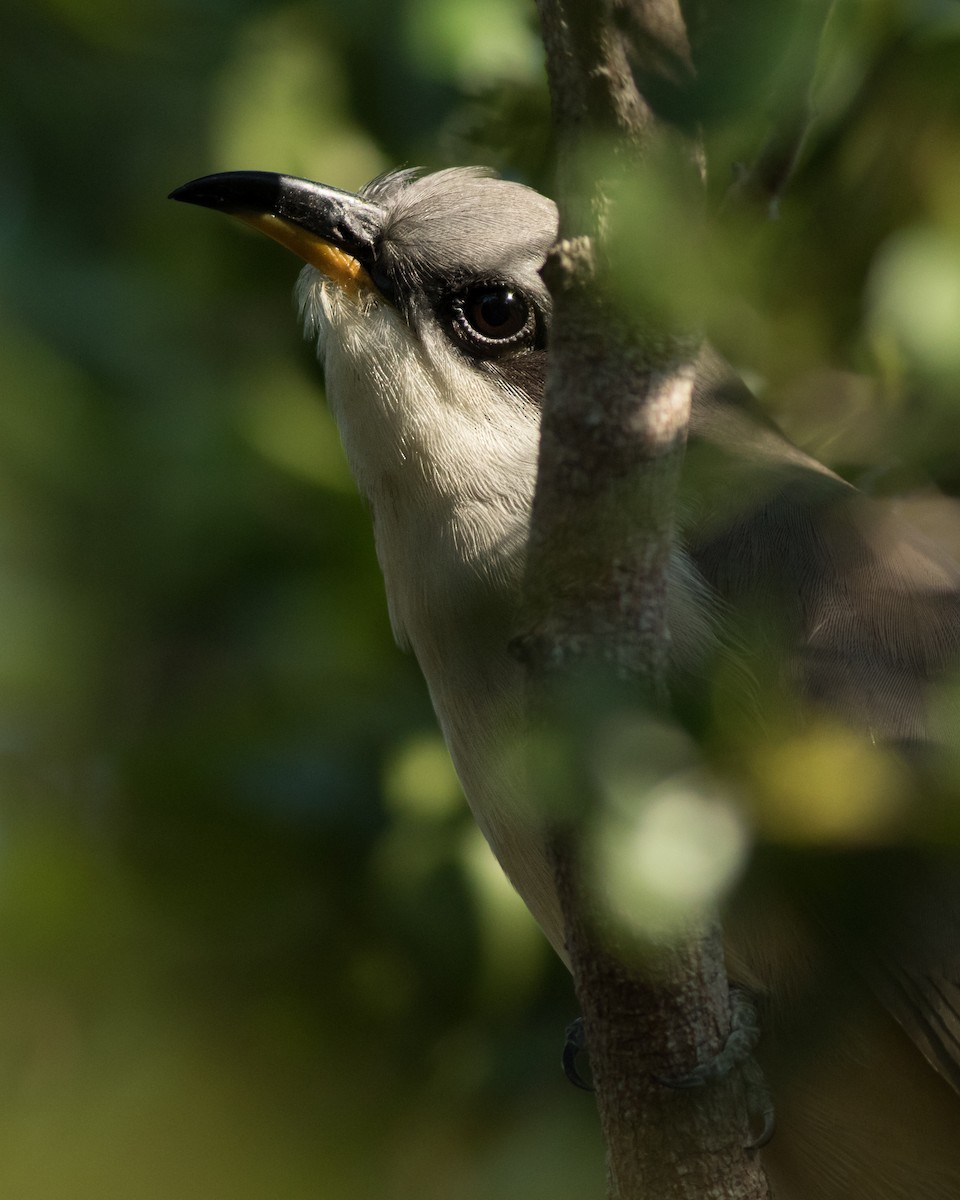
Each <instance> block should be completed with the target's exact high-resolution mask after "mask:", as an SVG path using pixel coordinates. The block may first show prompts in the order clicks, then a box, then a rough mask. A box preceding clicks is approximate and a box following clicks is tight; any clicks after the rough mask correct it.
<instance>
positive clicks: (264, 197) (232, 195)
mask: <svg viewBox="0 0 960 1200" xmlns="http://www.w3.org/2000/svg"><path fill="white" fill-rule="evenodd" d="M283 180H284V176H282V175H274V174H271V173H270V172H268V171H225V172H223V173H221V174H219V175H204V176H203V177H202V178H200V179H191V180H190V182H189V183H184V184H181V186H180V187H178V188H174V189H173V191H172V192H171V193H170V195H169V196H168V197H167V199H168V200H180V201H182V202H183V203H184V204H199V205H200V207H201V208H213V209H216V210H217V212H223V213H245V212H252V213H268V212H274V211H276V208H277V205H278V203H279V202H280V199H281V195H282V185H283Z"/></svg>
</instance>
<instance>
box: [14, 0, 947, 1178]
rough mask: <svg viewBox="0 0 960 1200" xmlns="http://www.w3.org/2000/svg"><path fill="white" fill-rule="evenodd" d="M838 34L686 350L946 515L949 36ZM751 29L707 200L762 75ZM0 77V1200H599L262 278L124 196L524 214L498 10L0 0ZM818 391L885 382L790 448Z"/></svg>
mask: <svg viewBox="0 0 960 1200" xmlns="http://www.w3.org/2000/svg"><path fill="white" fill-rule="evenodd" d="M784 11H785V12H786V13H788V15H789V11H790V6H789V5H788V6H785V10H784ZM838 14H839V15H838ZM786 19H787V18H786V17H785V18H784V20H786ZM833 20H834V24H833V26H832V27H831V34H830V36H831V38H832V39H833V42H832V43H831V45H830V47H829V49H830V54H829V55H827V57H826V58H825V60H824V61H825V63H826V66H825V67H823V68H822V70H823V71H824V72H825V75H824V77H823V79H822V81H821V85H820V88H819V91H818V93H817V94H818V97H819V104H820V110H819V111H820V123H819V125H818V127H817V132H816V137H815V140H814V144H813V146H812V148H811V149H810V151H809V159H810V166H809V169H808V170H807V171H805V172H804V173H802V174H801V176H800V179H799V182H798V188H797V192H796V199H795V202H793V203H792V204H791V205H790V206H789V207H785V209H784V215H783V218H782V220H781V222H779V223H778V224H776V225H774V226H771V227H770V228H769V229H768V230H766V231H764V232H763V233H761V234H759V235H758V234H757V233H756V227H755V226H754V227H753V231H752V232H751V233H747V232H745V231H743V230H739V229H734V231H733V232H732V233H725V234H724V235H723V238H724V240H722V242H721V243H718V246H717V247H715V248H714V249H715V252H716V259H715V260H712V261H714V264H715V265H716V264H717V263H718V264H719V269H718V272H717V275H716V278H717V279H718V280H719V283H718V285H717V290H716V293H715V296H716V298H715V299H714V298H712V295H711V297H708V299H709V303H708V305H707V307H708V310H709V312H708V317H709V320H710V323H711V324H712V325H713V326H714V327H715V328H714V333H715V336H717V337H718V339H719V340H720V342H721V344H722V345H725V348H726V349H727V350H728V351H729V352H730V353H731V354H732V355H733V356H734V358H735V359H736V360H737V361H741V362H744V363H746V364H750V363H752V364H753V366H754V367H755V369H756V370H758V371H759V372H761V374H762V377H763V379H765V380H767V381H769V382H770V383H771V385H772V386H771V388H770V389H769V391H768V396H769V398H770V401H771V404H772V405H773V407H774V408H777V410H778V411H779V412H780V413H781V415H785V416H786V419H787V421H788V423H791V422H792V426H791V427H792V428H794V429H795V430H797V431H798V432H799V433H800V435H801V437H802V438H804V440H805V441H806V443H807V444H810V443H811V442H815V441H816V440H817V439H818V438H819V439H821V441H822V443H823V445H828V446H829V447H830V448H831V453H832V458H831V461H834V462H836V463H837V464H838V465H841V466H843V465H847V466H850V465H851V464H852V466H853V468H854V473H855V474H856V473H857V472H859V474H860V476H862V477H867V476H868V475H870V474H871V473H872V475H873V476H875V477H879V476H880V475H882V473H883V472H884V471H890V470H891V469H894V471H895V473H899V475H906V476H907V478H908V479H910V480H911V481H916V480H917V479H926V478H928V477H931V476H937V475H939V477H940V478H941V479H942V480H943V481H944V482H946V483H948V484H949V483H957V482H960V479H958V476H957V474H956V467H955V464H956V462H957V461H958V460H957V454H956V451H957V440H958V434H957V427H958V423H957V422H956V420H955V413H956V401H957V395H956V389H957V384H956V378H957V372H956V368H957V365H958V351H957V346H958V345H960V340H958V338H957V322H958V320H960V283H958V280H960V252H958V249H957V247H958V245H960V241H958V239H960V200H958V199H957V197H958V196H960V188H958V187H957V183H958V182H960V176H958V166H957V162H958V159H957V156H956V152H955V151H956V147H957V145H958V144H960V140H958V138H957V134H958V133H960V71H958V70H957V69H956V68H957V62H958V55H957V50H958V40H960V29H958V24H957V20H956V11H955V5H953V4H948V3H935V2H933V0H927V2H925V3H921V2H920V0H912V2H911V0H900V2H896V0H884V2H883V3H880V2H879V0H876V2H875V3H874V2H873V0H871V2H866V0H865V2H864V3H860V4H850V5H840V6H837V13H835V16H834V18H833ZM750 28H751V34H752V40H751V41H750V43H749V50H750V53H749V54H747V53H745V52H744V53H741V54H740V55H739V57H736V59H735V65H736V67H737V69H736V72H735V73H733V74H735V85H734V82H731V80H732V79H733V74H731V72H727V75H730V78H727V75H725V74H724V72H723V71H722V70H720V71H718V72H717V73H716V77H715V78H714V77H711V86H712V87H714V88H715V90H716V95H717V96H719V97H721V99H722V98H724V97H726V98H727V99H726V102H725V103H720V102H719V101H717V104H718V109H717V111H718V112H719V114H720V116H719V117H718V121H717V124H716V127H715V128H712V129H710V130H709V131H708V132H709V136H710V138H711V139H713V144H714V146H715V149H716V153H717V157H718V158H719V161H720V163H721V164H724V163H729V162H732V161H733V160H734V159H735V158H736V157H737V156H738V155H739V154H741V153H748V152H749V150H750V147H751V145H752V144H754V142H755V139H756V137H757V136H758V114H760V115H761V116H763V115H764V112H763V109H762V106H761V107H759V108H758V105H757V97H758V95H759V94H760V92H763V94H764V95H766V94H767V90H768V88H769V78H768V77H769V74H770V70H769V64H770V61H778V55H781V54H782V53H783V50H784V45H785V44H789V42H790V37H789V36H788V35H789V34H790V26H789V25H788V24H787V25H785V24H783V23H782V22H778V21H777V20H774V19H770V18H768V19H766V20H765V21H764V22H761V23H760V25H758V26H753V25H751V27H750ZM784 30H786V34H785V32H784ZM738 45H739V43H738ZM0 65H2V70H0V95H2V103H0V155H2V160H3V163H4V170H3V172H2V173H0V262H2V270H0V321H2V328H3V353H2V355H0V397H2V403H0V1193H2V1194H4V1195H9V1196H11V1197H16V1198H17V1200H82V1198H85V1197H90V1198H91V1200H110V1198H116V1200H121V1198H122V1200H153V1198H154V1197H156V1198H158V1200H159V1198H161V1197H163V1198H164V1200H166V1198H170V1197H176V1198H177V1200H189V1198H191V1197H196V1198H198V1200H199V1198H201V1197H202V1198H204V1200H208V1198H210V1197H217V1196H229V1197H231V1198H236V1200H240V1198H242V1197H258V1198H259V1197H266V1196H282V1197H284V1198H285V1200H287V1198H290V1200H295V1198H297V1197H317V1198H326V1197H336V1198H338V1200H341V1198H350V1197H366V1196H371V1197H373V1196H376V1197H378V1198H384V1200H406V1198H411V1200H412V1198H414V1197H416V1198H417V1200H425V1198H428V1197H443V1198H444V1200H489V1198H492V1197H498V1198H499V1197H509V1196H523V1197H524V1200H539V1198H541V1197H542V1198H543V1200H546V1198H548V1197H549V1198H550V1200H563V1198H564V1197H574V1196H576V1197H578V1198H579V1197H582V1196H589V1195H599V1193H600V1191H601V1188H602V1183H601V1181H602V1178H603V1173H602V1165H601V1152H600V1147H599V1143H598V1136H597V1133H596V1130H595V1127H594V1126H595V1120H594V1115H593V1109H592V1105H591V1104H590V1103H589V1101H587V1100H586V1099H584V1098H583V1097H580V1096H578V1095H576V1094H574V1093H572V1092H570V1091H569V1089H568V1088H567V1085H566V1084H565V1083H564V1082H563V1081H562V1080H561V1079H559V1078H558V1075H559V1072H558V1070H557V1067H556V1051H557V1050H558V1043H559V1038H560V1035H561V1032H562V1027H563V1024H564V1023H565V1021H566V1020H567V1019H568V1018H569V1016H570V1015H571V1014H572V1005H573V999H572V995H571V992H570V988H569V984H568V982H567V980H566V978H565V975H564V972H563V970H562V968H561V967H560V966H559V964H557V963H555V962H554V961H553V959H552V957H551V956H550V955H549V954H548V953H547V950H546V947H545V944H544V943H543V942H542V939H541V938H540V935H539V934H538V933H537V931H536V930H535V929H534V927H533V925H532V922H531V921H530V918H529V917H528V916H527V915H526V913H525V911H524V910H523V909H522V907H521V906H520V904H519V901H517V900H516V899H515V898H514V897H513V895H512V893H511V892H510V891H509V889H508V888H507V886H506V884H505V883H504V882H503V880H502V878H501V877H500V875H499V873H498V872H497V870H496V869H495V868H494V866H493V863H492V860H491V858H490V857H489V855H488V853H487V851H486V850H485V849H484V847H483V846H482V844H481V843H480V841H479V835H478V834H477V833H476V832H475V831H474V829H473V826H472V824H471V823H470V821H469V818H468V817H467V816H466V815H465V813H464V811H463V806H462V804H461V803H460V802H459V798H458V794H457V788H456V784H455V782H454V781H453V779H452V777H451V774H450V768H449V764H448V763H447V761H446V758H445V755H444V752H443V750H442V746H441V745H440V743H439V740H438V737H437V735H436V733H435V731H434V726H433V722H432V717H431V714H430V710H429V703H428V700H427V697H426V694H425V689H424V687H423V685H422V683H421V681H420V679H419V675H418V673H417V671H416V668H415V666H414V664H413V663H412V662H411V661H410V660H408V659H406V658H405V657H403V656H402V655H400V654H399V653H398V652H397V651H396V650H395V649H394V647H393V644H392V639H391V636H390V631H389V628H388V624H387V618H386V612H385V605H384V603H383V596H382V586H381V583H380V579H379V574H378V571H377V567H376V562H375V559H374V555H373V549H372V539H371V534H370V530H369V526H368V520H367V517H366V514H365V513H364V511H363V509H362V506H361V504H360V503H359V501H358V499H357V497H356V495H355V492H354V489H353V486H352V484H351V482H350V480H349V477H348V475H347V472H346V469H345V466H344V463H343V460H342V458H341V455H340V450H339V446H338V443H337V438H336V432H335V430H334V428H333V426H332V422H331V419H330V417H329V416H328V414H327V412H326V409H325V408H324V407H323V404H322V395H321V391H322V389H321V381H320V376H319V372H318V369H317V367H316V365H315V364H314V362H313V358H312V352H311V351H310V349H309V348H307V347H305V346H303V345H302V344H301V341H300V338H299V334H298V332H297V329H296V323H295V320H294V317H293V312H292V305H291V303H290V301H289V294H290V290H291V287H292V284H293V281H294V278H295V276H296V273H297V269H298V266H297V264H296V263H294V262H293V261H292V260H290V259H289V258H287V257H286V256H284V255H283V254H281V253H280V252H279V251H278V250H277V248H276V247H275V246H273V245H271V244H268V243H266V242H265V241H261V240H258V239H256V238H254V237H252V236H247V235H245V234H243V233H241V232H240V231H238V230H237V229H236V228H233V227H231V226H230V225H229V223H227V222H224V221H220V220H219V219H214V218H212V217H211V216H210V215H209V214H206V213H203V212H200V211H192V210H185V209H183V208H180V207H176V206H173V205H170V204H168V203H167V202H166V200H165V199H164V197H165V196H166V194H167V192H169V191H170V189H171V188H172V187H174V186H176V185H178V184H180V183H182V182H184V181H186V180H188V179H190V178H192V177H195V176H198V175H201V174H206V173H208V172H211V171H215V170H223V169H231V168H241V169H242V168H257V169H268V170H269V169H274V170H282V171H287V172H291V173H294V174H303V175H307V176H310V177H312V178H317V179H322V180H325V181H327V182H330V183H333V184H336V185H339V186H343V187H355V186H357V185H359V184H360V183H362V182H363V181H365V180H366V179H367V178H369V177H370V176H372V175H373V174H375V173H376V172H377V171H379V170H381V169H383V168H385V167H387V166H392V165H398V164H401V163H423V164H425V165H427V166H441V165H447V164H449V163H452V162H467V161H483V162H487V163H490V164H492V165H495V166H497V167H499V168H501V169H502V170H505V171H507V172H509V173H512V174H515V175H519V176H521V177H524V178H526V179H528V180H530V181H532V182H534V183H538V184H541V185H543V184H544V182H545V181H546V180H547V179H548V174H547V169H548V161H549V137H548V132H547V102H546V94H545V85H544V82H543V79H542V62H541V51H540V49H539V44H538V40H537V34H536V28H535V24H534V21H533V14H532V12H531V11H530V10H529V9H528V7H527V5H526V4H525V3H523V0H495V2H494V0H405V2H403V3H389V2H387V0H353V2H352V3H350V4H339V3H334V2H333V0H314V2H312V3H293V4H290V3H272V2H269V0H195V2H194V3H191V4H187V3H183V2H182V0H158V2H156V3H153V4H149V5H143V4H136V3H133V2H132V0H7V2H6V5H5V7H4V10H3V13H2V14H0ZM791 72H793V73H792V74H791ZM788 76H789V79H790V80H794V83H791V84H790V85H789V86H790V87H793V88H794V90H796V87H798V86H799V85H798V84H796V82H795V80H796V79H798V78H799V79H800V80H801V82H803V86H806V82H805V81H806V76H805V75H804V73H803V70H800V71H799V73H798V72H797V71H795V70H794V67H792V66H791V68H790V72H788ZM788 90H789V89H788ZM715 99H716V97H715ZM762 124H763V121H762V120H760V121H759V125H760V126H762ZM722 169H723V168H722V167H721V170H722ZM721 178H722V176H721ZM636 203H637V204H643V205H646V206H647V209H646V210H645V212H646V222H645V223H646V226H647V228H649V229H652V230H654V231H655V235H654V237H652V238H647V239H643V240H641V241H637V242H634V243H633V244H632V245H631V246H630V247H628V249H627V250H626V251H625V254H626V255H627V258H626V261H628V262H630V263H635V264H637V267H638V272H637V274H638V275H645V276H647V277H649V276H650V275H651V273H653V274H656V275H657V277H658V278H664V279H667V278H670V276H671V271H672V270H673V269H674V262H675V260H671V262H668V263H662V264H661V263H659V261H658V259H657V255H658V254H662V252H663V248H664V247H666V248H669V249H671V250H672V249H675V245H676V243H675V240H674V239H673V238H672V237H666V236H665V235H664V228H673V227H675V226H676V223H677V218H678V215H680V216H682V214H678V213H677V212H676V211H675V210H674V208H673V206H672V204H666V205H663V204H659V205H658V201H657V198H656V197H640V198H639V199H637V201H636ZM666 222H669V224H667V225H665V223H666ZM758 237H759V240H760V242H761V244H760V245H759V246H758V245H757V239H758ZM751 239H752V240H751ZM641 268H642V269H641ZM934 300H935V301H936V302H935V303H934ZM954 317H956V318H957V320H954V319H953V318H954ZM827 365H829V367H830V369H831V370H834V371H836V370H841V371H843V372H847V373H848V374H845V375H843V376H840V378H842V379H846V380H848V382H849V381H850V380H851V379H852V378H853V377H852V375H850V374H849V372H851V371H852V369H853V368H854V367H862V366H865V365H866V366H870V367H877V366H878V365H879V367H880V368H881V371H880V375H881V380H883V381H885V382H886V383H887V384H890V386H888V387H883V386H881V388H880V390H879V393H878V394H874V393H873V392H870V393H869V395H868V396H867V399H866V401H864V403H865V404H866V405H867V409H866V410H865V409H864V407H863V405H862V404H861V401H863V389H862V388H858V387H857V386H855V385H854V383H852V382H850V383H849V386H848V387H846V389H843V388H841V389H839V390H838V389H834V392H833V393H832V394H834V395H838V396H839V397H840V401H839V411H830V412H824V411H822V408H823V406H822V404H821V406H820V408H818V407H817V403H818V402H819V401H818V398H819V397H821V396H822V395H823V389H822V388H818V387H815V386H813V385H812V384H811V385H810V386H807V387H806V388H804V382H805V381H806V382H807V383H810V381H811V380H813V381H814V382H815V381H816V380H817V379H819V378H821V376H820V374H818V373H820V372H822V371H823V370H824V369H826V366H827ZM911 371H912V377H914V378H920V379H922V380H923V382H924V383H925V385H926V386H925V389H924V390H923V391H922V392H920V391H911V390H910V389H909V388H906V389H904V388H899V389H894V388H893V386H892V384H891V383H890V381H891V380H900V379H902V378H903V377H904V375H905V374H907V373H908V372H911ZM798 378H799V380H800V383H799V384H797V383H796V380H797V379H798ZM831 378H833V379H836V378H837V376H836V375H834V376H831ZM787 379H790V380H793V381H794V383H793V385H792V386H793V389H794V390H793V392H790V391H789V389H787V388H786V385H785V381H786V380H787ZM798 395H799V396H800V397H801V400H802V403H799V404H798V403H796V402H795V399H796V396H798ZM791 397H793V398H794V399H793V401H791ZM811 397H812V400H811ZM811 411H813V413H814V416H815V418H816V419H815V420H811V418H810V413H811ZM864 411H869V414H870V415H869V420H870V421H871V422H875V421H876V420H877V414H878V413H879V414H880V415H881V417H882V418H883V420H884V421H885V422H886V424H885V425H883V427H882V428H881V431H880V433H877V430H876V426H875V425H872V426H871V428H872V430H873V432H871V434H870V435H869V436H868V435H867V434H865V433H864V430H863V418H862V414H863V412H864ZM825 431H831V432H830V433H829V438H828V437H827V432H825ZM882 435H883V436H882ZM891 445H896V446H897V447H898V454H897V455H896V456H894V461H893V466H892V468H891V461H892V460H891V452H890V447H891ZM821 448H822V447H821ZM828 769H829V764H828V766H827V767H826V768H824V770H825V771H826V770H828Z"/></svg>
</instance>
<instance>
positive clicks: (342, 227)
mask: <svg viewBox="0 0 960 1200" xmlns="http://www.w3.org/2000/svg"><path fill="white" fill-rule="evenodd" d="M169 199H171V200H182V201H183V202H184V203H186V204H199V205H200V206H201V207H203V208H213V209H216V210H217V211H218V212H222V213H227V214H228V215H229V216H231V217H236V218H237V220H240V221H243V222H244V223H245V224H246V225H250V226H252V227H253V228H254V229H258V230H259V231H260V232H261V233H265V234H266V235H267V236H268V237H271V238H273V239H274V241H277V242H279V243H280V245H281V246H286V248H287V249H288V250H292V251H293V253H294V254H296V255H298V257H300V258H302V259H303V260H304V261H305V262H308V263H310V264H311V266H314V267H316V268H317V269H318V270H319V271H322V272H323V274H324V275H326V276H328V278H330V279H332V280H334V281H335V282H336V283H338V284H339V285H340V286H341V287H342V288H343V289H344V290H345V291H348V292H351V293H352V294H356V293H357V292H358V291H360V290H361V289H362V288H366V287H370V288H372V287H373V286H374V285H373V282H372V280H371V279H370V276H369V275H368V273H367V269H368V268H369V267H370V266H371V265H372V263H373V261H374V257H375V247H376V239H377V235H378V233H379V231H380V228H381V226H382V223H383V213H382V211H381V210H380V209H379V208H378V207H377V206H376V205H375V204H370V203H369V202H368V201H366V200H362V199H361V198H360V197H359V196H355V195H353V194H352V193H351V192H341V191H340V190H339V189H338V188H332V187H327V186H326V185H325V184H322V183H312V182H311V181H310V180H309V179H297V178H296V177H295V176H293V175H274V174H272V173H271V172H269V171H227V172H224V173H223V174H220V175H205V176H203V178H202V179H194V180H192V181H191V182H190V183H185V184H184V185H183V186H182V187H178V188H177V189H176V190H175V191H172V192H171V193H170V196H169Z"/></svg>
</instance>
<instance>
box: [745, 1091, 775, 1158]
mask: <svg viewBox="0 0 960 1200" xmlns="http://www.w3.org/2000/svg"><path fill="white" fill-rule="evenodd" d="M760 1115H761V1117H762V1118H763V1125H762V1126H761V1128H760V1132H759V1133H758V1134H757V1136H756V1137H755V1138H751V1139H750V1141H749V1142H744V1143H743V1148H744V1150H762V1149H763V1148H764V1146H768V1145H769V1144H770V1142H771V1141H772V1140H773V1135H774V1134H775V1133H776V1131H777V1118H776V1115H775V1113H774V1111H773V1103H772V1102H771V1103H770V1104H768V1105H766V1106H765V1107H764V1109H763V1111H762V1112H761V1114H760Z"/></svg>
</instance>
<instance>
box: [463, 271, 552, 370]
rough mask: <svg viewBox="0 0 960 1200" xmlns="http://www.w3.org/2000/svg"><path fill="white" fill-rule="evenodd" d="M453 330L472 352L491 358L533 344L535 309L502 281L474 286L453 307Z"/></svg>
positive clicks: (520, 294) (516, 289) (488, 281)
mask: <svg viewBox="0 0 960 1200" xmlns="http://www.w3.org/2000/svg"><path fill="white" fill-rule="evenodd" d="M452 318H453V329H454V332H455V333H456V334H457V336H458V337H459V338H460V340H461V341H462V342H464V343H465V344H466V345H467V346H468V347H469V348H470V349H471V350H472V351H473V352H474V353H480V354H482V355H484V356H493V355H497V354H501V353H504V352H508V351H510V350H513V349H517V348H518V347H520V346H523V345H525V344H528V343H530V342H532V341H533V337H534V333H535V331H536V310H535V309H534V306H533V305H532V304H531V303H530V302H529V301H528V300H527V298H526V296H525V295H524V294H523V292H522V291H520V289H519V288H517V287H514V286H513V285H512V284H510V283H506V282H504V281H503V280H486V281H483V282H481V283H473V284H471V285H470V286H469V287H467V288H464V290H463V291H462V292H461V293H460V294H459V295H457V296H455V297H454V300H453V304H452Z"/></svg>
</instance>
